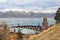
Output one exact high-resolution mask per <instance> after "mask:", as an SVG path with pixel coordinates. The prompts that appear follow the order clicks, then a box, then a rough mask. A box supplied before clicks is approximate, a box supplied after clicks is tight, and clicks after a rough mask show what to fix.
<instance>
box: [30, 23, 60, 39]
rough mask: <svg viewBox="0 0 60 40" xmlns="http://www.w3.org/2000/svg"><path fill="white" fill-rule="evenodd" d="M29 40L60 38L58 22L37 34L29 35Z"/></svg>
mask: <svg viewBox="0 0 60 40" xmlns="http://www.w3.org/2000/svg"><path fill="white" fill-rule="evenodd" d="M29 40H60V24H57V25H54V26H53V27H51V28H49V29H48V30H44V31H43V32H42V33H40V34H38V35H35V36H31V37H30V39H29Z"/></svg>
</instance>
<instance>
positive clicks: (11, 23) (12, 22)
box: [0, 18, 55, 27]
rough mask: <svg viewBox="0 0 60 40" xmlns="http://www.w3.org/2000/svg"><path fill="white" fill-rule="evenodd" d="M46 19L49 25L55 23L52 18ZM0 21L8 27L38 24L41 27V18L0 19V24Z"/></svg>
mask: <svg viewBox="0 0 60 40" xmlns="http://www.w3.org/2000/svg"><path fill="white" fill-rule="evenodd" d="M47 19H48V23H49V25H50V24H54V23H55V20H54V18H47ZM1 21H6V22H7V24H8V25H9V26H10V27H11V26H15V25H17V24H18V23H19V24H20V25H21V26H22V25H38V23H40V25H41V26H42V22H43V18H0V22H1Z"/></svg>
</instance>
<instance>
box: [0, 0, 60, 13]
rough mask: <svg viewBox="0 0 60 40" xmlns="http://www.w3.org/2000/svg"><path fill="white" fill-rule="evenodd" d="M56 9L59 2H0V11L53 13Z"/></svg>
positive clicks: (33, 0) (28, 0) (47, 0)
mask: <svg viewBox="0 0 60 40" xmlns="http://www.w3.org/2000/svg"><path fill="white" fill-rule="evenodd" d="M58 7H60V0H0V10H1V9H2V10H5V9H21V10H26V11H28V10H29V11H41V12H55V11H56V10H57V8H58Z"/></svg>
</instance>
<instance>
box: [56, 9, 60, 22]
mask: <svg viewBox="0 0 60 40" xmlns="http://www.w3.org/2000/svg"><path fill="white" fill-rule="evenodd" d="M55 20H56V23H60V8H58V10H57V12H56V16H55Z"/></svg>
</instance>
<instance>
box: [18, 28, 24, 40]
mask: <svg viewBox="0 0 60 40" xmlns="http://www.w3.org/2000/svg"><path fill="white" fill-rule="evenodd" d="M17 36H18V40H23V36H22V33H21V29H19V30H18V33H17Z"/></svg>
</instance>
